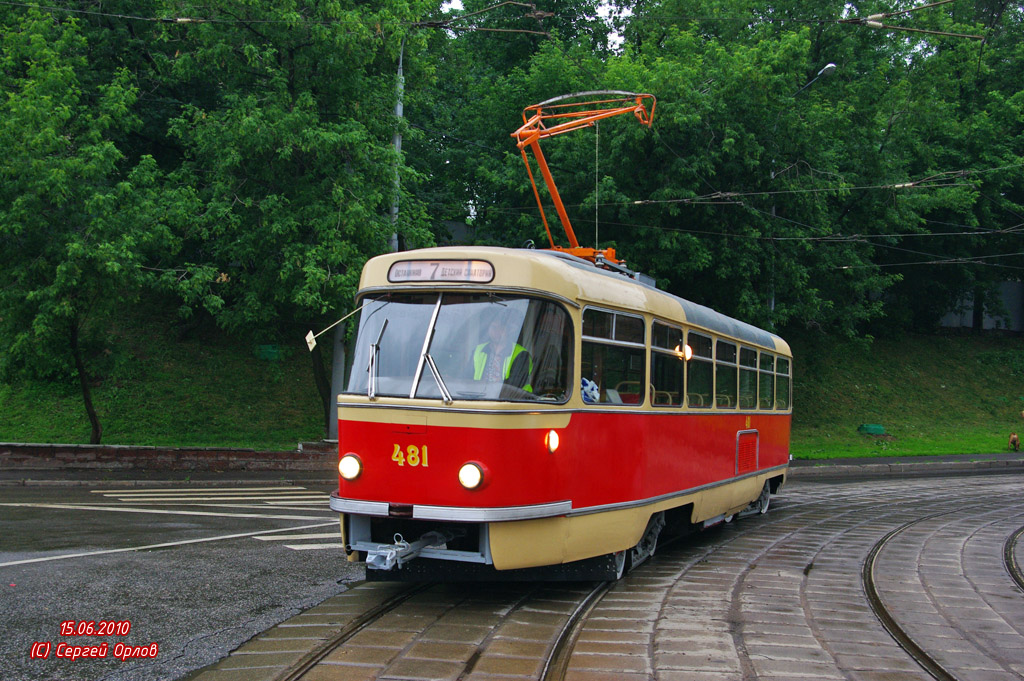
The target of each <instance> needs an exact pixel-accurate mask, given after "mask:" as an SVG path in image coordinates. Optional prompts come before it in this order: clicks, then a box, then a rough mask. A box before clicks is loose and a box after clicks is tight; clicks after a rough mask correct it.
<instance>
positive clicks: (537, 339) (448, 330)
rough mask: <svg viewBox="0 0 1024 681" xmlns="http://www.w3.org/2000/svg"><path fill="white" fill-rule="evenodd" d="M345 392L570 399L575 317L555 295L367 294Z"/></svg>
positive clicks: (519, 399) (444, 397) (448, 397)
mask: <svg viewBox="0 0 1024 681" xmlns="http://www.w3.org/2000/svg"><path fill="white" fill-rule="evenodd" d="M363 303H364V306H363V309H362V313H361V316H360V320H359V332H358V334H357V336H356V340H355V347H354V349H353V352H352V363H351V365H350V369H349V381H348V389H347V390H346V392H347V393H354V394H364V395H368V396H369V397H371V398H373V397H375V396H388V397H417V398H423V399H440V400H444V401H445V402H449V401H451V400H505V401H513V402H556V403H561V402H565V401H566V400H568V399H569V394H570V391H571V390H570V389H571V381H570V377H571V375H572V357H571V352H572V351H571V348H572V346H573V344H572V320H571V318H570V317H569V314H568V313H567V312H566V311H565V309H564V308H563V307H562V306H561V305H559V304H557V303H554V302H552V301H548V300H542V299H539V298H530V297H526V296H519V295H503V294H498V293H456V292H442V293H438V292H430V293H392V294H380V295H374V296H368V297H367V298H365V299H364V300H363Z"/></svg>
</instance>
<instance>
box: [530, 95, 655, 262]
mask: <svg viewBox="0 0 1024 681" xmlns="http://www.w3.org/2000/svg"><path fill="white" fill-rule="evenodd" d="M584 97H585V98H587V99H585V100H584V101H568V100H577V99H580V98H584ZM594 98H598V99H594ZM656 104H657V101H656V100H655V98H654V95H648V94H637V93H634V92H620V91H617V90H600V91H593V92H577V93H575V94H571V95H562V96H561V97H555V98H553V99H549V100H547V101H544V102H541V103H540V104H534V105H533V106H528V107H526V108H525V109H523V125H522V126H521V127H520V128H519V129H518V130H516V131H515V132H514V133H512V137H514V138H515V140H516V145H517V146H518V147H519V151H520V153H522V155H523V163H525V164H526V172H527V173H529V175H530V184H532V185H533V194H534V196H535V197H537V207H538V208H540V217H541V220H543V221H544V229H545V230H546V231H547V233H548V241H549V242H550V244H551V249H552V250H556V251H562V252H564V253H570V254H572V255H575V256H578V257H580V258H586V259H587V260H590V261H592V262H598V261H599V260H606V261H608V262H610V263H614V264H618V263H619V262H620V261H619V260H617V259H616V258H615V249H614V248H605V249H595V248H584V247H581V246H580V244H579V241H577V240H576V233H575V232H573V229H572V224H571V223H570V222H569V215H568V214H567V213H566V212H565V206H564V205H563V204H562V197H561V196H559V194H558V188H557V187H556V186H555V180H554V178H552V177H551V171H550V169H549V168H548V164H547V161H546V160H545V159H544V153H543V152H542V151H541V150H540V141H541V140H543V139H547V138H548V137H554V136H555V135H561V134H563V133H566V132H571V131H573V130H578V129H580V128H587V127H590V126H592V125H594V124H595V123H597V122H598V121H600V120H602V119H604V118H611V117H613V116H621V115H622V114H628V113H632V114H633V115H634V116H636V119H637V120H638V121H640V123H641V125H646V126H648V127H650V125H651V120H652V119H653V117H654V107H655V105H656ZM648 106H650V108H649V109H648ZM527 148H529V149H530V150H531V151H533V155H534V157H535V158H536V159H537V165H538V167H539V168H540V172H541V175H542V176H543V177H544V183H545V184H546V185H547V188H548V193H550V194H551V201H552V203H554V205H555V211H556V212H557V213H558V219H559V220H561V221H562V228H563V229H565V235H566V237H568V239H569V248H562V247H561V246H556V245H555V240H554V238H553V237H552V236H551V228H550V227H549V226H548V219H547V217H546V216H545V215H544V205H543V203H542V202H541V199H540V191H539V190H538V189H537V182H536V181H535V180H534V179H533V170H532V169H531V168H530V161H529V159H528V158H527V156H526V150H527Z"/></svg>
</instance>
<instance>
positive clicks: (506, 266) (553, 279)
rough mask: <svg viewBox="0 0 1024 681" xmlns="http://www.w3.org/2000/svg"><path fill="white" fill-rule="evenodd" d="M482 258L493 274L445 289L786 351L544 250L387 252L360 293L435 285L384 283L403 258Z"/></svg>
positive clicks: (769, 338)
mask: <svg viewBox="0 0 1024 681" xmlns="http://www.w3.org/2000/svg"><path fill="white" fill-rule="evenodd" d="M436 260H448V261H453V260H462V261H465V260H484V261H487V262H489V263H490V264H491V265H492V266H493V267H494V278H493V280H491V281H490V282H489V283H487V284H486V286H484V285H482V284H474V283H444V284H441V286H442V287H444V288H469V289H478V288H491V287H497V288H504V289H513V290H519V291H523V292H536V293H541V294H543V293H549V294H555V295H558V296H561V297H563V298H567V299H569V300H572V301H575V302H577V303H578V304H580V305H588V304H593V305H601V306H610V307H613V308H619V309H623V310H633V311H644V312H650V313H651V314H654V315H656V316H658V317H662V318H663V319H666V320H675V321H680V322H686V323H687V324H690V325H693V326H697V327H702V328H704V329H707V330H709V331H714V332H716V333H718V334H721V335H724V336H729V337H732V338H734V339H736V340H739V341H745V342H747V343H750V344H753V345H759V346H762V347H767V348H774V349H775V350H776V351H778V352H781V353H784V354H786V355H789V354H790V348H789V344H788V343H786V341H784V340H783V339H782V338H780V337H779V336H777V335H775V334H773V333H770V332H768V331H765V330H764V329H760V328H758V327H756V326H753V325H751V324H747V323H746V322H741V321H740V320H738V319H733V318H732V317H728V316H726V315H724V314H722V313H720V312H716V311H715V310H712V309H711V308H709V307H705V306H704V305H698V304H697V303H694V302H692V301H689V300H686V299H685V298H680V297H679V296H676V295H673V294H671V293H668V292H667V291H662V290H660V289H658V288H655V287H654V286H651V285H649V284H646V283H643V282H640V281H637V280H635V279H631V278H628V277H626V276H625V275H622V274H618V273H615V272H610V271H608V270H604V269H601V268H599V267H597V266H595V265H594V264H593V263H590V262H589V261H586V260H583V259H581V258H577V257H574V256H571V255H568V254H565V253H559V252H557V251H548V250H530V249H513V248H497V247H488V246H448V247H440V248H424V249H419V250H414V251H400V252H398V253H387V254H385V255H380V256H377V257H376V258H372V259H371V260H369V261H368V262H367V263H366V267H365V268H364V269H363V274H362V278H361V280H360V282H359V289H360V291H364V290H380V289H382V288H403V289H407V290H409V289H418V288H438V282H436V281H416V282H403V283H400V284H395V283H390V282H389V281H388V272H389V271H390V268H391V266H392V265H394V264H395V263H398V262H403V261H436Z"/></svg>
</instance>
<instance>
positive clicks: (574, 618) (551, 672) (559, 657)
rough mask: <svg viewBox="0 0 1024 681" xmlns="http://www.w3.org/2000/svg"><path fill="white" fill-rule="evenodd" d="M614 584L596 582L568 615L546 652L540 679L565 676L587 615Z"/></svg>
mask: <svg viewBox="0 0 1024 681" xmlns="http://www.w3.org/2000/svg"><path fill="white" fill-rule="evenodd" d="M614 584H615V582H614V581H609V582H600V583H599V584H597V586H595V587H594V588H593V589H592V590H591V592H590V593H589V594H587V596H586V597H585V598H584V599H583V600H582V601H580V604H579V605H577V606H576V609H575V610H573V612H572V614H571V615H569V619H567V620H566V622H565V624H564V625H563V626H562V631H561V632H560V633H559V634H558V638H557V639H555V643H554V645H553V646H552V647H551V651H550V652H549V653H548V657H547V660H545V661H544V670H543V671H542V672H541V675H540V678H541V681H562V679H564V678H565V673H566V671H567V670H568V669H569V659H570V658H571V657H572V651H573V648H575V647H576V641H577V640H578V639H579V637H580V632H581V631H582V630H583V625H584V624H585V623H586V621H587V617H589V616H590V613H591V611H593V609H594V608H595V607H596V606H597V604H598V603H600V602H601V599H602V598H604V596H605V594H607V593H608V591H609V590H610V589H611V588H612V586H613V585H614Z"/></svg>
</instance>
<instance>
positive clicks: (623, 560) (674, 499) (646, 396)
mask: <svg viewBox="0 0 1024 681" xmlns="http://www.w3.org/2000/svg"><path fill="white" fill-rule="evenodd" d="M358 303H359V305H360V306H361V313H360V320H359V326H358V332H357V334H356V340H355V349H354V352H353V353H352V363H351V366H352V370H351V376H350V379H349V382H348V386H347V389H346V390H345V392H344V393H342V394H341V395H339V397H338V445H339V473H340V474H339V485H338V490H337V492H334V493H333V494H332V495H331V502H330V504H331V508H332V509H333V510H335V511H337V512H339V513H341V514H342V527H343V536H344V541H345V545H346V550H347V551H348V552H349V555H350V557H352V558H354V559H360V558H362V559H365V560H366V563H367V568H368V569H367V576H368V578H370V579H420V578H428V577H437V576H449V577H451V576H455V577H460V578H461V577H464V578H470V577H473V576H483V577H486V578H496V577H499V576H501V573H503V572H508V571H514V572H515V573H516V574H517V575H518V576H519V577H529V576H532V574H533V573H530V572H529V571H528V572H527V573H521V572H519V571H522V570H528V569H536V568H542V567H544V568H549V569H548V570H546V571H543V572H544V573H545V574H546V575H549V576H551V577H552V578H557V577H563V578H566V579H584V578H609V577H615V576H618V575H621V574H622V572H623V570H624V569H625V568H627V567H628V566H629V564H630V563H634V564H636V563H639V562H640V561H642V560H643V559H644V558H646V557H647V556H649V555H650V553H651V552H652V551H653V548H654V545H655V543H656V540H657V538H658V535H659V533H660V531H661V529H662V528H663V527H664V526H665V525H666V524H667V523H668V524H673V523H678V522H684V523H689V524H696V525H710V524H714V523H716V522H720V521H723V520H727V519H731V517H732V516H734V515H735V514H738V513H741V512H743V511H752V512H763V511H764V510H766V509H767V506H768V502H769V495H770V494H771V493H774V492H775V491H776V490H777V489H778V488H779V486H780V485H782V484H783V482H784V480H785V477H786V470H787V465H788V461H789V446H788V445H789V431H790V419H791V413H792V410H791V390H792V381H791V370H792V357H791V353H790V349H789V346H788V345H787V344H786V342H785V341H783V340H782V339H781V338H779V337H778V336H776V335H774V334H771V333H768V332H767V331H763V330H761V329H758V328H756V327H753V326H751V325H748V324H745V323H743V322H740V321H738V320H735V319H731V318H729V317H727V316H725V315H722V314H719V313H717V312H715V311H713V310H711V309H709V308H706V307H703V306H701V305H697V304H695V303H692V302H689V301H687V300H684V299H682V298H679V297H676V296H674V295H671V294H669V293H666V292H664V291H660V290H658V289H656V288H654V287H653V286H651V285H650V284H647V283H643V282H641V281H638V280H637V279H633V278H630V277H628V276H625V275H623V274H621V273H618V272H611V271H607V270H605V269H602V268H600V267H598V266H597V265H595V264H593V263H591V262H589V261H587V260H583V259H581V258H578V257H576V256H573V255H570V254H566V253H559V252H557V251H542V250H516V249H501V248H483V247H478V248H471V247H465V248H437V249H425V250H420V251H408V252H403V253H392V254H388V255H383V256H379V257H377V258H374V259H372V260H370V261H369V262H368V263H367V265H366V268H365V270H364V272H363V275H362V279H361V282H360V289H359V294H358ZM502 344H504V345H503V346H502ZM492 356H495V357H499V358H500V361H497V362H495V361H492ZM492 365H496V367H495V366H492ZM534 572H535V573H537V574H540V573H541V572H542V571H540V570H534ZM506 576H512V574H508V575H506Z"/></svg>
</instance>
